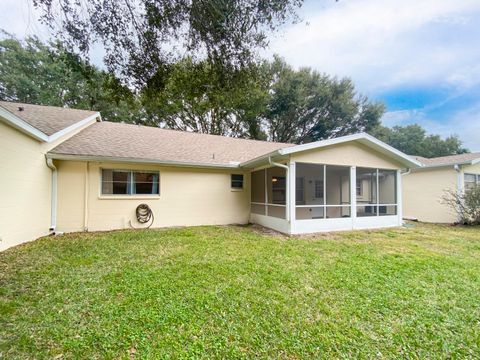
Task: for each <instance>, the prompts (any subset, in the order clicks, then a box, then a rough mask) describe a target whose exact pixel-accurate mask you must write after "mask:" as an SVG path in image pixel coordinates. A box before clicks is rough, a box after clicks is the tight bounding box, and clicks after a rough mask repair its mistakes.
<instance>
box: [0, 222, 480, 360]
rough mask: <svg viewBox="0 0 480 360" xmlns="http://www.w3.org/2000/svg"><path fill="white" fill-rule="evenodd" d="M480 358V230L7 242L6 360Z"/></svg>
mask: <svg viewBox="0 0 480 360" xmlns="http://www.w3.org/2000/svg"><path fill="white" fill-rule="evenodd" d="M54 357H57V358H88V359H92V358H252V357H270V358H312V357H317V358H332V357H334V358H351V357H359V358H372V357H374V358H398V357H401V358H475V357H476V358H478V357H480V229H478V228H458V227H447V226H439V225H421V224H418V225H417V226H415V227H413V228H408V229H406V228H402V229H393V230H380V231H370V232H349V233H337V234H328V235H318V236H309V237H291V238H288V237H283V236H274V235H266V234H262V233H261V232H259V231H258V230H256V229H255V228H251V227H233V226H232V227H197V228H184V229H168V230H149V231H117V232H111V233H89V234H72V235H66V236H62V237H56V238H43V239H40V240H38V241H35V242H32V243H29V244H26V245H23V246H19V247H16V248H13V249H10V250H7V251H5V252H3V253H0V358H6V359H7V358H8V359H10V358H54Z"/></svg>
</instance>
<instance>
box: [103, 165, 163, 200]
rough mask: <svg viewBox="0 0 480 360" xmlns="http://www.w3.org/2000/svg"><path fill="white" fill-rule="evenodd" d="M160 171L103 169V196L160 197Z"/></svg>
mask: <svg viewBox="0 0 480 360" xmlns="http://www.w3.org/2000/svg"><path fill="white" fill-rule="evenodd" d="M159 177H160V176H159V172H158V171H136V170H113V169H102V190H101V192H102V195H158V194H159V193H160V186H159Z"/></svg>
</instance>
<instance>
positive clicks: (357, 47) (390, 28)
mask: <svg viewBox="0 0 480 360" xmlns="http://www.w3.org/2000/svg"><path fill="white" fill-rule="evenodd" d="M303 18H304V20H305V22H307V23H308V25H307V24H305V23H300V24H297V25H294V26H291V27H290V28H287V30H286V33H285V34H284V35H283V36H281V37H279V38H276V39H274V40H273V41H272V43H271V52H272V53H278V54H280V55H282V56H284V57H285V58H286V59H287V61H288V62H290V63H292V64H294V65H295V66H311V67H314V68H316V69H317V70H319V71H323V72H327V73H330V74H335V75H339V76H350V77H352V78H353V79H354V80H355V81H356V82H357V84H358V85H359V87H360V89H361V90H362V91H367V92H376V91H381V90H382V89H385V88H391V87H394V86H399V85H403V84H409V85H413V84H424V83H432V82H435V81H438V80H442V81H444V80H445V79H448V82H449V84H453V85H457V84H459V85H465V84H467V83H468V84H471V82H473V81H475V82H479V80H478V79H479V77H478V76H477V77H474V76H473V75H476V74H478V72H479V69H478V66H476V64H477V63H478V59H479V58H480V48H479V47H478V46H476V43H477V39H478V36H479V35H480V28H479V27H478V21H479V18H480V1H478V0H461V1H459V0H422V1H418V0H343V1H340V2H338V3H337V2H336V3H334V4H333V5H329V6H327V7H325V8H324V9H319V10H317V11H315V12H312V14H305V15H304V16H303ZM472 79H475V80H472Z"/></svg>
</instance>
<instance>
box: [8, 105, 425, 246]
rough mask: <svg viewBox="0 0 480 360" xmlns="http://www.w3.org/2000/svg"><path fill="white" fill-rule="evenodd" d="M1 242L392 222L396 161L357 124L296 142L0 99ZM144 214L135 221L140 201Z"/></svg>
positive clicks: (403, 165) (403, 163) (397, 191)
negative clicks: (126, 231) (127, 231)
mask: <svg viewBox="0 0 480 360" xmlns="http://www.w3.org/2000/svg"><path fill="white" fill-rule="evenodd" d="M0 149H1V151H0V173H1V177H0V199H2V203H1V204H0V239H1V240H0V249H5V248H8V247H10V246H14V245H16V244H20V243H22V242H25V241H28V240H32V239H35V238H37V237H40V236H44V235H47V234H49V233H59V232H73V231H97V230H111V229H123V228H129V227H136V228H139V227H145V226H152V227H167V226H186V225H211V224H232V223H238V224H245V223H248V222H253V223H257V224H260V225H263V226H266V227H269V228H272V229H275V230H278V231H281V232H284V233H288V234H302V233H311V232H318V231H333V230H350V229H369V228H380V227H388V226H398V225H400V224H401V223H402V202H401V201H400V199H402V195H401V193H402V191H401V190H402V186H401V184H402V170H403V171H406V169H413V168H417V167H419V166H421V164H420V162H419V161H417V160H415V159H412V158H411V157H409V156H407V155H405V154H403V153H402V152H400V151H398V150H396V149H394V148H392V147H390V146H388V145H386V144H384V143H382V142H381V141H379V140H377V139H375V138H373V137H372V136H369V135H367V134H364V133H361V134H355V135H350V136H344V137H339V138H335V139H331V140H325V141H318V142H314V143H309V144H304V145H293V144H285V143H273V142H266V141H256V140H245V139H236V138H228V137H222V136H215V135H206V134H196V133H190V132H181V131H174V130H164V129H159V128H153V127H145V126H138V125H129V124H121V123H111V122H105V121H102V119H101V116H100V114H99V113H97V112H91V111H83V110H72V109H63V108H56V107H51V106H38V105H29V104H20V103H11V102H0ZM142 203H144V204H147V205H148V206H149V208H150V209H151V210H152V213H153V215H154V217H153V218H152V220H151V223H147V224H141V223H139V222H138V221H137V218H136V216H135V215H136V209H137V206H138V205H139V204H142Z"/></svg>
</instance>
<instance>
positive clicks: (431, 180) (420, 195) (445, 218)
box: [403, 153, 480, 223]
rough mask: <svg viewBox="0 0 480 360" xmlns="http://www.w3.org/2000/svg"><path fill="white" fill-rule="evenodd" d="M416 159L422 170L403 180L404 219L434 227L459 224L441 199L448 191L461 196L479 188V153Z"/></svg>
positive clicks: (413, 170)
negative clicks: (438, 224)
mask: <svg viewBox="0 0 480 360" xmlns="http://www.w3.org/2000/svg"><path fill="white" fill-rule="evenodd" d="M414 158H415V159H416V160H418V161H420V162H421V163H422V165H423V166H422V168H416V169H412V170H411V172H410V173H409V174H405V175H404V176H403V204H404V208H403V213H404V217H405V218H411V219H417V220H419V221H424V222H434V223H454V222H456V221H458V218H457V215H456V214H455V212H454V211H453V210H452V209H450V208H449V207H448V206H447V205H446V204H445V203H444V202H443V200H442V198H443V197H444V196H445V195H446V193H447V192H448V191H460V192H462V191H464V190H466V189H468V188H470V187H472V186H474V185H475V184H480V153H469V154H461V155H452V156H443V157H437V158H432V159H427V158H423V157H420V156H416V157H414Z"/></svg>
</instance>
